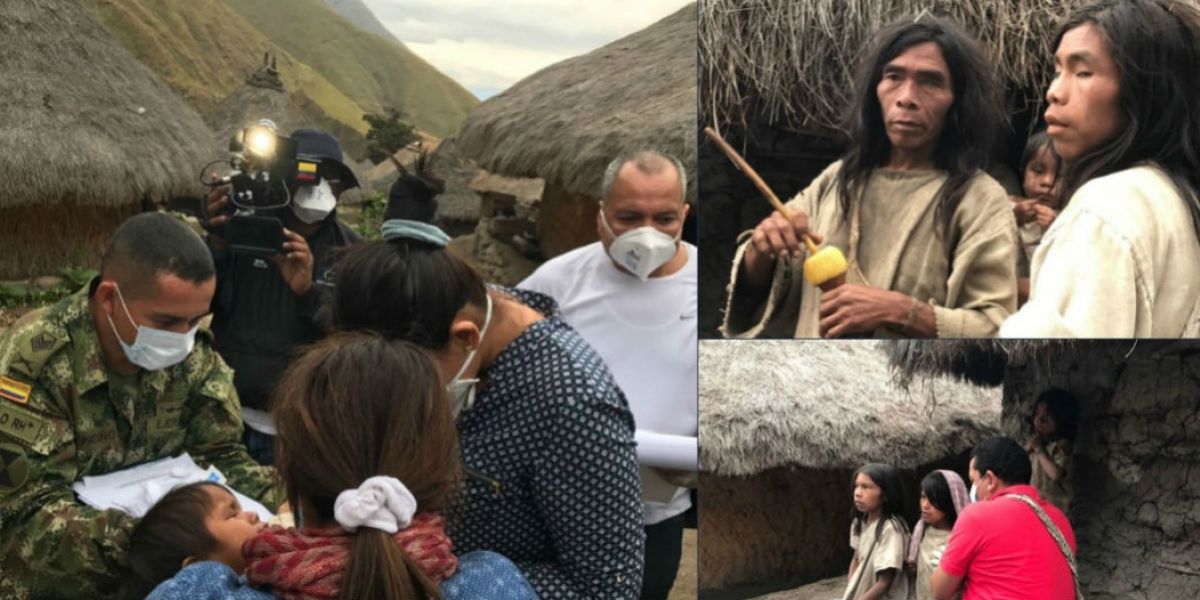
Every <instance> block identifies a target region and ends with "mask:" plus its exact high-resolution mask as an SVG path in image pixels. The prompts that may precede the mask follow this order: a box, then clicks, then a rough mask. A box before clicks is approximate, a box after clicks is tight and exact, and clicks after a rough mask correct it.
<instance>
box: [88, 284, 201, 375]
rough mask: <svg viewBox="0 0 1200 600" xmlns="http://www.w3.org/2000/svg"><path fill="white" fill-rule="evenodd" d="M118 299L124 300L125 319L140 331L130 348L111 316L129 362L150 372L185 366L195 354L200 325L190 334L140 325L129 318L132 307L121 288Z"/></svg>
mask: <svg viewBox="0 0 1200 600" xmlns="http://www.w3.org/2000/svg"><path fill="white" fill-rule="evenodd" d="M114 285H115V284H114ZM117 297H118V298H120V299H121V307H122V308H123V309H125V316H127V317H129V322H130V323H133V325H134V327H137V336H136V337H134V338H133V344H126V343H125V340H123V339H121V334H119V333H117V325H116V323H114V322H113V318H112V315H108V324H109V326H111V327H112V330H113V335H116V336H117V341H118V342H120V344H121V350H123V351H124V352H125V358H128V359H129V362H131V363H133V364H135V365H137V366H139V367H141V368H143V369H146V370H147V371H158V370H160V369H165V368H167V367H171V366H174V365H177V364H179V363H181V362H183V360H184V359H185V358H187V357H188V355H189V354H191V353H192V348H194V347H195V346H196V330H198V329H200V324H199V323H197V324H196V326H195V327H193V328H192V330H191V331H189V332H187V333H175V332H173V331H163V330H161V329H154V328H152V327H146V326H144V325H138V324H137V321H134V320H133V315H131V314H129V306H128V305H126V304H125V297H124V296H123V295H122V294H121V288H120V287H118V288H117Z"/></svg>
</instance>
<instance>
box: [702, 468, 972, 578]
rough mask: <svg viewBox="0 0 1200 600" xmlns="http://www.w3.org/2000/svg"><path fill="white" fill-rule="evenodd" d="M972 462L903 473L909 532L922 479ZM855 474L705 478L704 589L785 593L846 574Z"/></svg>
mask: <svg viewBox="0 0 1200 600" xmlns="http://www.w3.org/2000/svg"><path fill="white" fill-rule="evenodd" d="M879 460H880V461H883V462H887V461H888V460H890V459H889V457H880V458H879ZM969 460H970V458H969V453H968V452H963V453H962V454H959V455H957V456H952V457H946V458H945V459H943V460H940V461H938V462H936V463H932V464H927V465H922V466H919V467H917V468H915V469H901V471H900V476H901V485H902V486H903V491H904V505H905V514H904V517H905V519H906V520H907V522H908V523H909V526H910V528H911V526H912V525H913V524H915V523H916V520H917V519H918V518H919V514H920V505H919V503H918V498H919V497H920V494H921V487H920V483H921V478H923V477H924V476H925V475H926V474H928V473H929V472H930V471H933V470H935V469H952V470H955V471H957V472H959V473H960V474H962V475H963V476H964V477H965V476H966V472H967V463H968V462H969ZM853 474H854V470H853V469H809V468H786V467H784V468H775V469H769V470H767V471H764V472H762V473H759V474H757V475H753V476H750V477H720V476H716V475H710V474H701V481H700V488H701V489H702V490H703V492H702V493H701V498H700V505H701V507H700V539H701V540H703V541H702V542H701V544H700V563H699V564H700V569H699V570H700V589H701V590H714V589H723V588H730V587H735V586H747V585H755V586H760V587H762V588H764V589H769V588H774V589H782V588H784V587H794V586H796V585H800V584H804V583H810V582H813V581H817V580H819V579H823V578H826V577H834V576H843V575H845V573H846V569H847V567H849V565H850V558H851V552H850V545H849V531H850V510H851V508H852V494H853V489H852V486H851V478H852V476H853Z"/></svg>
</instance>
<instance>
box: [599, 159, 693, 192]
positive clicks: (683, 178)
mask: <svg viewBox="0 0 1200 600" xmlns="http://www.w3.org/2000/svg"><path fill="white" fill-rule="evenodd" d="M630 162H631V163H633V165H634V166H635V167H637V169H638V170H639V171H641V172H642V173H645V174H646V175H657V174H658V173H661V172H662V171H663V169H665V168H667V167H675V173H676V174H677V175H678V176H679V201H680V202H683V199H684V198H686V197H687V171H686V170H685V169H684V168H683V163H681V162H679V159H678V158H675V157H674V156H670V155H668V154H663V153H662V152H658V151H657V150H639V151H637V152H630V153H628V154H622V155H620V156H618V157H616V158H614V159H613V161H612V162H610V163H608V168H607V169H605V170H604V179H603V180H602V181H601V183H600V200H601V201H605V200H608V197H609V196H610V195H612V188H613V184H615V183H616V182H617V174H618V173H620V172H621V167H624V166H625V163H630Z"/></svg>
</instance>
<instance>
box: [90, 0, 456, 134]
mask: <svg viewBox="0 0 1200 600" xmlns="http://www.w3.org/2000/svg"><path fill="white" fill-rule="evenodd" d="M83 4H84V6H85V7H86V8H88V9H89V10H90V11H91V12H92V13H93V14H94V15H95V16H96V17H97V18H98V20H99V21H100V22H101V23H102V24H103V25H104V26H105V27H106V28H107V29H108V30H109V32H110V33H112V34H113V36H114V37H116V39H117V40H118V41H119V42H120V43H121V44H122V45H124V46H125V47H126V48H127V49H128V50H129V51H130V52H131V53H132V54H133V55H134V56H135V57H136V58H137V59H138V60H140V61H142V63H144V64H145V65H147V66H148V67H149V68H150V69H151V70H152V71H154V72H155V73H157V74H158V75H159V76H160V77H162V78H163V80H164V81H165V82H166V83H167V84H168V85H169V86H171V88H172V89H174V90H175V91H176V93H178V94H179V95H180V96H181V97H183V99H184V100H185V101H187V102H188V103H189V104H190V105H191V106H192V107H193V108H196V109H197V110H198V111H199V112H201V113H202V114H205V113H207V112H208V111H209V110H211V109H212V108H213V107H214V106H215V105H216V104H217V102H219V101H220V100H221V99H222V98H224V97H225V96H227V95H228V94H230V93H231V92H233V91H234V90H236V89H237V88H238V87H240V86H241V85H243V82H244V80H245V78H246V76H247V75H249V74H250V73H252V72H253V71H254V70H255V69H257V68H258V66H259V65H260V64H261V63H262V56H263V53H264V52H266V51H272V52H276V53H277V55H278V60H279V70H280V75H281V77H282V78H283V82H284V86H285V88H286V89H287V91H288V93H289V94H292V95H294V96H296V97H297V100H298V101H299V102H300V104H302V105H306V106H315V107H316V108H318V109H320V110H322V111H324V113H325V114H326V115H328V116H329V117H331V118H333V119H335V120H337V121H339V122H341V123H343V124H345V125H346V126H347V127H349V128H352V129H354V130H356V131H358V132H359V133H362V134H366V132H367V129H368V128H367V125H366V123H365V122H364V121H363V115H364V114H366V113H379V112H382V111H383V110H384V108H385V107H398V108H400V109H402V110H403V111H404V112H405V113H406V114H407V115H409V116H410V117H411V120H412V122H413V123H414V124H415V125H416V126H417V127H420V128H421V129H424V130H426V131H429V132H431V133H433V134H435V135H438V136H444V135H448V134H450V133H453V132H454V131H455V130H457V129H458V126H459V125H460V124H461V123H462V121H463V119H465V118H466V115H467V113H468V112H469V111H470V109H471V108H473V107H474V106H475V105H476V104H478V100H477V99H475V97H474V96H471V94H470V93H469V92H467V91H466V90H465V89H463V88H462V87H461V86H459V85H458V84H457V83H455V82H454V81H453V80H451V79H450V78H448V77H446V76H445V75H443V74H442V73H440V72H438V71H437V70H436V69H434V68H433V67H432V66H430V65H429V64H428V63H426V62H425V61H423V60H421V58H420V57H418V56H416V55H415V54H413V53H412V52H411V51H409V50H408V49H407V48H405V47H404V46H402V45H399V44H396V43H394V42H389V41H387V40H384V39H383V38H381V37H379V36H377V35H372V34H367V33H365V32H363V31H362V30H360V29H358V28H357V27H355V26H354V25H352V24H350V22H348V21H346V20H345V19H343V18H342V17H340V16H338V15H337V14H336V13H335V12H334V11H333V10H332V9H330V8H329V7H328V6H326V5H325V3H324V1H323V0H188V1H187V2H163V1H161V0H84V1H83Z"/></svg>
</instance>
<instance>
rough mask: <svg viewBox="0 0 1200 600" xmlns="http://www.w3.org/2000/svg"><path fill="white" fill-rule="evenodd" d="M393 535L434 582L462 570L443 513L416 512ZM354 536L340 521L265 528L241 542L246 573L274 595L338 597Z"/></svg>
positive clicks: (302, 599)
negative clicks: (323, 525) (336, 524)
mask: <svg viewBox="0 0 1200 600" xmlns="http://www.w3.org/2000/svg"><path fill="white" fill-rule="evenodd" d="M392 537H393V538H394V539H395V540H396V543H397V544H399V545H400V548H401V549H403V550H404V552H405V553H406V554H408V558H409V559H410V560H411V561H413V563H414V564H416V565H417V567H418V568H420V569H421V571H422V572H424V573H425V576H426V577H428V578H429V579H430V580H431V581H433V582H434V583H441V582H442V581H443V580H445V579H446V578H448V577H450V576H451V575H453V574H454V572H455V571H456V570H458V559H457V558H455V556H454V552H453V546H452V544H451V542H450V538H449V537H446V520H445V519H444V518H443V517H442V516H441V515H439V514H436V513H417V514H416V515H415V516H414V517H413V520H412V523H411V524H410V525H409V526H408V527H407V528H405V529H401V530H400V531H397V532H396V534H395V535H393V536H392ZM352 540H353V534H351V533H349V532H347V531H346V530H344V529H342V528H341V527H327V528H322V529H315V528H305V529H284V528H281V527H266V528H263V530H262V531H260V532H259V533H258V534H257V535H255V536H254V537H253V538H251V539H250V540H249V541H247V542H246V545H245V546H243V547H242V554H244V555H245V557H246V578H247V579H248V580H249V581H250V584H251V585H254V586H255V587H258V586H264V585H269V586H271V591H272V592H274V594H275V596H276V597H278V598H284V599H285V600H318V599H319V600H326V599H330V600H332V599H336V598H337V597H338V594H339V593H340V592H341V589H342V575H343V574H344V573H345V571H346V561H347V559H348V558H349V555H350V543H351V541H352Z"/></svg>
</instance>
